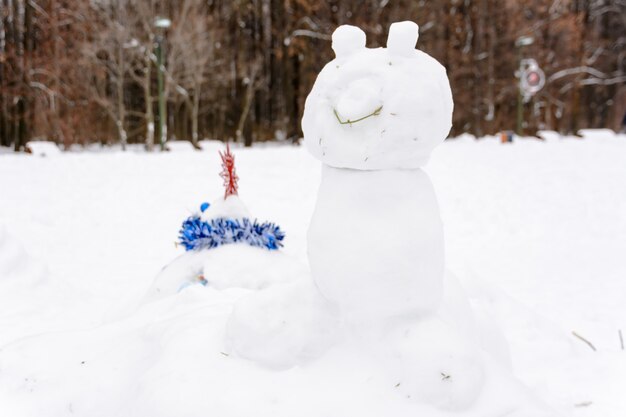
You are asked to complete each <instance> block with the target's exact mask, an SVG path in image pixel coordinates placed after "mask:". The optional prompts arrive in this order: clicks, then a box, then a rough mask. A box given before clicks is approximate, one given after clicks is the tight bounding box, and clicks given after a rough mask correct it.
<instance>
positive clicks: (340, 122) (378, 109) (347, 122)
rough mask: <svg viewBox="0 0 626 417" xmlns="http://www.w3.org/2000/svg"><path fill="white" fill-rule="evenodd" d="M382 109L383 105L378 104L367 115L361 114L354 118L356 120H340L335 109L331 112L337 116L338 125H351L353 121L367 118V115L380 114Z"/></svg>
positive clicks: (356, 121)
mask: <svg viewBox="0 0 626 417" xmlns="http://www.w3.org/2000/svg"><path fill="white" fill-rule="evenodd" d="M382 109H383V106H380V107H379V108H377V109H376V110H374V112H372V113H370V114H368V115H367V116H363V117H361V118H360V119H356V120H350V119H348V120H346V121H343V120H341V118H340V117H339V113H337V109H333V113H335V117H336V118H337V121H338V122H339V124H340V125H352V124H354V123H358V122H360V121H363V120H365V119H367V118H369V117H372V116H378V115H379V114H380V112H381V111H382Z"/></svg>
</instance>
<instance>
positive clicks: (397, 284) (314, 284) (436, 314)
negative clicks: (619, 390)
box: [225, 22, 549, 416]
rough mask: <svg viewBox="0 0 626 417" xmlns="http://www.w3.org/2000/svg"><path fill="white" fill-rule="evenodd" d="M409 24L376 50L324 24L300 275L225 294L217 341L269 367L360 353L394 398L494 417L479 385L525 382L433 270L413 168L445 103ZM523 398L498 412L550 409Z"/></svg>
mask: <svg viewBox="0 0 626 417" xmlns="http://www.w3.org/2000/svg"><path fill="white" fill-rule="evenodd" d="M418 33H419V32H418V26H417V25H416V24H415V23H413V22H399V23H394V24H392V25H391V27H390V30H389V36H388V40H387V48H377V49H369V48H366V47H365V43H366V37H365V33H364V32H363V31H361V30H360V29H359V28H356V27H354V26H341V27H339V28H338V29H337V30H336V31H335V32H334V33H333V36H332V48H333V50H334V52H335V54H336V58H335V59H334V60H333V61H331V62H330V63H328V64H327V65H326V66H325V67H324V68H323V69H322V71H321V73H320V74H319V76H318V78H317V80H316V82H315V84H314V86H313V89H312V91H311V93H310V94H309V96H308V97H307V100H306V104H305V110H304V116H303V119H302V129H303V132H304V141H305V144H306V146H307V148H308V150H309V151H310V152H311V154H312V155H313V156H314V157H315V158H317V159H318V160H320V161H321V162H322V164H323V165H322V178H321V184H320V187H319V192H318V197H317V204H316V207H315V211H314V214H313V218H312V219H311V224H310V227H309V232H308V256H309V264H310V270H311V280H310V283H311V284H310V285H304V284H302V283H299V284H291V285H286V286H276V287H274V288H271V289H269V290H266V291H261V292H259V293H257V294H254V295H252V296H250V297H247V298H243V299H241V300H240V301H239V302H237V304H236V305H235V307H234V310H233V313H232V315H231V318H230V320H229V323H228V325H227V328H226V332H225V334H226V348H227V349H228V350H229V351H230V352H232V353H233V354H235V355H238V356H240V357H243V358H246V359H251V360H253V361H255V362H257V363H259V364H261V365H266V366H269V367H273V368H278V369H288V368H290V367H294V366H298V365H302V364H304V363H307V362H311V361H313V360H316V359H318V358H320V360H322V359H321V358H323V357H324V355H325V354H326V352H327V351H328V350H330V349H335V354H336V352H337V351H341V350H342V349H343V350H350V349H359V350H361V351H363V352H366V355H368V357H370V358H371V359H372V360H371V363H372V364H373V365H372V366H374V367H377V368H376V369H378V370H379V371H380V373H381V374H382V376H380V377H381V378H386V379H387V380H388V381H389V383H390V384H391V383H393V386H394V394H396V395H399V401H412V402H416V403H418V404H428V405H430V406H432V407H434V408H436V409H439V410H443V411H463V410H471V409H472V407H479V409H481V410H482V409H485V410H487V409H491V410H492V411H489V412H485V413H484V414H477V415H485V416H487V415H490V416H491V415H493V416H496V415H497V416H501V415H503V414H502V413H501V412H500V411H495V412H494V411H493V409H494V407H495V408H497V406H495V405H494V404H496V402H494V401H492V400H490V399H489V398H487V399H485V395H483V396H482V398H481V394H483V393H484V392H494V390H497V389H498V387H499V386H502V387H507V390H509V391H510V392H518V391H520V392H521V391H524V389H523V387H521V385H520V384H519V383H517V381H516V380H515V379H514V378H513V377H512V376H510V374H509V373H508V372H509V370H508V369H507V368H508V367H509V366H510V363H509V359H508V353H507V351H506V343H504V342H503V340H502V338H501V337H500V336H499V335H498V334H497V332H493V331H491V329H490V330H489V331H488V333H489V334H481V332H482V331H483V329H486V328H490V326H489V325H485V323H476V320H475V319H474V315H473V313H472V309H471V306H470V303H469V301H468V299H467V296H466V295H465V293H464V291H463V289H462V287H461V286H460V285H459V284H458V282H457V281H456V280H455V278H454V277H453V276H452V274H450V273H449V272H447V271H446V270H445V267H444V242H443V231H442V223H441V219H440V215H439V208H438V206H437V200H436V197H435V193H434V190H433V186H432V184H431V182H430V179H429V178H428V176H427V175H426V173H425V172H424V171H423V170H422V167H423V166H424V165H425V164H426V162H427V161H428V158H429V155H430V153H431V151H432V150H433V149H434V148H435V147H436V146H437V145H438V144H440V143H441V142H443V141H444V139H445V138H446V137H447V135H448V133H449V131H450V128H451V126H452V110H453V101H452V93H451V89H450V84H449V81H448V78H447V76H446V71H445V68H444V67H443V66H442V65H441V64H439V63H438V62H437V61H436V60H435V59H433V58H432V57H430V56H429V55H427V54H426V53H424V52H422V51H420V50H416V49H415V45H416V42H417V40H418ZM483 333H484V332H483ZM485 341H488V343H485ZM486 388H487V389H486ZM524 392H525V391H524ZM487 396H488V394H487ZM525 398H526V399H525V400H524V401H523V403H524V405H523V406H522V408H520V407H519V406H520V404H512V405H510V408H509V411H507V413H508V414H507V415H511V416H513V415H515V416H544V415H549V414H547V413H545V412H544V410H543V409H542V406H535V404H536V403H535V402H533V400H531V399H530V398H531V397H530V396H529V397H525ZM511 401H514V400H511ZM504 402H506V401H504ZM485 404H486V405H485ZM528 404H533V405H532V406H529V407H530V408H524V407H527V406H528ZM481 407H482V408H481ZM506 407H509V405H507V406H506ZM506 407H504V408H506ZM518 409H519V410H522V411H521V414H519V412H518V411H511V410H518ZM516 412H517V413H518V414H516ZM472 415H474V414H472Z"/></svg>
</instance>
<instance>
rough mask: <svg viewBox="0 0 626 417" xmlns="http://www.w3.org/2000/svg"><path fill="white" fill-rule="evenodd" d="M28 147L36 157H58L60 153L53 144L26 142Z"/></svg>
mask: <svg viewBox="0 0 626 417" xmlns="http://www.w3.org/2000/svg"><path fill="white" fill-rule="evenodd" d="M28 147H29V148H30V150H31V151H32V153H33V155H36V156H43V157H45V156H58V155H60V154H61V153H62V152H61V150H60V149H59V147H58V146H57V145H56V144H55V143H54V142H45V141H33V142H28Z"/></svg>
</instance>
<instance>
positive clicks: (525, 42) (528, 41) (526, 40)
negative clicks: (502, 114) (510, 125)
mask: <svg viewBox="0 0 626 417" xmlns="http://www.w3.org/2000/svg"><path fill="white" fill-rule="evenodd" d="M533 43H535V38H533V37H532V36H520V37H519V38H517V39H515V47H516V48H517V62H518V66H519V69H518V74H517V76H518V78H519V79H520V81H519V82H518V88H517V128H516V129H515V130H516V132H515V133H517V134H518V135H519V136H521V135H522V124H523V119H524V102H523V100H524V98H523V97H522V87H521V77H522V71H523V68H522V48H523V47H525V46H530V45H532V44H533Z"/></svg>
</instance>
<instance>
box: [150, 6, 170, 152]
mask: <svg viewBox="0 0 626 417" xmlns="http://www.w3.org/2000/svg"><path fill="white" fill-rule="evenodd" d="M171 25H172V21H171V20H170V19H166V18H162V17H159V18H157V19H155V21H154V27H155V28H156V32H157V36H156V58H157V78H158V79H157V85H158V90H159V91H158V93H159V144H160V145H161V151H164V150H165V141H166V140H167V123H166V119H165V118H166V117H167V116H166V115H165V112H166V109H165V95H164V94H163V73H164V72H165V71H164V70H165V67H164V65H165V63H164V61H163V34H164V33H165V30H167V28H169V27H170V26H171Z"/></svg>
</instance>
